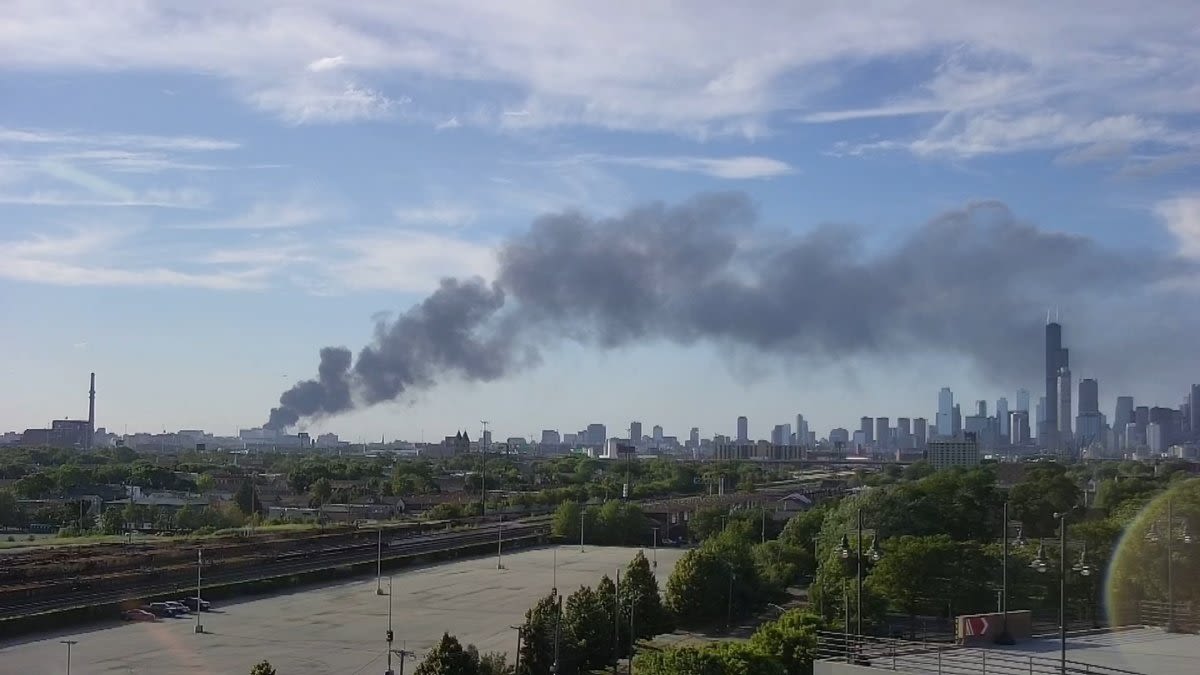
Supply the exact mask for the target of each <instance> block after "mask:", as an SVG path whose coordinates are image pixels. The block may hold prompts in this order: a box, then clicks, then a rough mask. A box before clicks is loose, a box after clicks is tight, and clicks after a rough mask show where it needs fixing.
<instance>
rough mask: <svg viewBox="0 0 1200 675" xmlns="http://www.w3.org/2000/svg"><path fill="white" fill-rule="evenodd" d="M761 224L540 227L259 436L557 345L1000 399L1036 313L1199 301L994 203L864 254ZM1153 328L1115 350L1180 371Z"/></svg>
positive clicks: (694, 212)
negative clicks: (487, 276)
mask: <svg viewBox="0 0 1200 675" xmlns="http://www.w3.org/2000/svg"><path fill="white" fill-rule="evenodd" d="M758 220H759V218H758V216H757V214H756V212H755V208H754V205H753V204H752V202H751V200H750V199H749V197H748V196H746V195H745V194H742V193H734V192H726V193H711V194H702V195H698V196H696V197H693V198H691V199H689V200H687V201H684V202H682V203H679V204H674V205H667V204H662V203H652V204H648V205H644V206H640V207H636V208H634V209H631V210H630V211H628V212H626V213H625V214H622V215H620V216H617V217H612V218H599V219H597V218H592V217H589V216H588V215H586V214H584V213H581V212H578V211H567V212H563V213H558V214H550V215H545V216H542V217H540V218H538V219H537V220H535V221H534V222H533V224H532V226H531V227H530V228H529V230H528V231H526V232H524V233H520V234H517V235H515V236H513V237H512V238H510V239H509V240H507V241H505V242H503V243H502V244H501V245H500V247H499V249H498V253H497V256H498V259H499V268H498V271H497V274H496V278H495V280H494V281H490V282H489V281H486V280H483V279H480V278H478V277H475V278H468V279H459V278H445V279H443V280H442V281H441V285H440V286H439V288H438V289H437V290H436V291H434V292H433V293H432V294H431V295H430V296H429V297H427V298H426V299H424V300H422V301H421V302H420V303H418V304H417V305H415V306H413V307H412V308H410V309H408V310H407V311H405V312H403V313H402V314H400V315H399V316H398V317H397V318H396V319H395V320H392V321H388V320H382V321H380V322H378V323H377V324H376V327H375V335H374V340H373V341H372V342H371V343H370V344H368V345H367V346H366V347H363V348H362V349H361V351H359V352H358V355H357V357H356V358H354V359H352V356H351V350H350V349H348V348H346V347H341V346H337V347H325V348H322V349H321V351H320V365H319V367H318V377H317V378H316V379H313V380H306V381H303V382H300V383H298V384H297V385H295V386H294V387H292V388H290V389H288V390H287V391H286V392H284V394H283V395H282V396H281V397H280V406H279V407H278V408H275V409H273V410H272V411H271V415H270V420H269V422H268V426H270V427H273V428H286V427H289V426H291V425H294V424H296V423H297V422H298V421H300V420H301V419H303V418H307V417H324V416H329V415H336V414H339V413H343V412H346V411H349V410H351V409H353V408H354V407H355V406H361V405H368V406H369V405H374V404H377V403H381V402H386V401H392V400H394V399H396V398H398V397H400V396H402V395H404V394H405V393H408V392H411V391H414V390H416V391H424V390H427V389H430V388H432V387H435V386H436V385H437V383H438V382H439V381H441V380H443V379H445V378H447V377H461V378H466V379H468V380H479V381H485V382H486V381H491V380H496V379H499V378H502V377H505V376H506V375H509V374H510V373H513V372H515V371H518V370H520V369H522V368H526V367H531V366H535V365H536V364H537V363H538V361H539V355H540V351H539V348H540V347H541V346H543V345H546V344H547V343H552V342H554V341H557V340H564V339H565V340H574V341H578V342H581V343H583V344H585V345H588V346H591V347H594V348H597V349H612V348H619V347H622V346H625V345H628V344H630V343H636V342H640V341H647V340H659V339H665V340H668V341H670V342H672V343H676V344H682V345H686V344H691V343H694V342H698V341H712V342H716V343H726V342H728V343H734V344H736V345H739V346H747V347H751V348H753V349H755V350H757V351H758V352H761V353H762V355H763V357H764V358H772V357H773V356H780V355H783V356H789V355H790V356H802V357H809V358H815V359H831V360H836V359H840V358H848V357H852V356H855V355H859V354H863V353H883V354H889V355H894V356H903V355H905V354H909V353H912V352H924V353H929V352H933V353H951V354H955V355H961V356H965V357H967V358H968V359H969V360H970V362H971V363H972V364H973V365H974V366H975V367H976V368H978V369H979V370H980V371H981V372H982V373H983V374H984V375H985V376H986V377H988V378H989V379H992V380H995V381H997V382H1001V383H1005V384H1009V385H1012V386H1015V385H1016V384H1019V383H1021V382H1024V381H1029V382H1033V381H1036V373H1037V372H1038V368H1039V367H1040V365H1039V362H1038V359H1037V351H1036V349H1031V345H1035V344H1036V342H1037V340H1038V339H1039V334H1040V333H1039V331H1040V328H1041V326H1042V324H1043V323H1044V319H1043V317H1042V316H1041V314H1040V308H1041V307H1042V306H1045V305H1046V304H1047V303H1048V302H1053V303H1054V305H1056V306H1057V307H1063V306H1065V307H1069V308H1070V312H1071V314H1072V315H1074V316H1078V317H1079V318H1080V321H1079V322H1078V325H1079V326H1081V327H1089V326H1096V327H1100V326H1102V325H1103V323H1104V319H1105V317H1110V316H1111V313H1112V312H1125V311H1128V310H1129V309H1130V308H1135V307H1139V306H1140V307H1141V308H1142V309H1143V310H1148V311H1151V312H1154V313H1159V314H1161V315H1163V316H1164V317H1166V318H1167V319H1168V320H1170V319H1172V318H1174V317H1176V316H1177V310H1176V309H1175V308H1177V307H1180V306H1181V303H1182V306H1187V304H1189V303H1192V302H1194V300H1195V298H1194V296H1193V295H1191V294H1190V293H1189V292H1188V291H1186V290H1185V291H1176V290H1172V286H1173V285H1178V284H1179V283H1181V282H1186V280H1188V279H1191V278H1194V277H1195V275H1196V274H1197V272H1198V271H1200V266H1198V265H1197V264H1196V263H1195V262H1194V261H1190V260H1188V259H1186V258H1182V257H1179V256H1176V255H1172V254H1156V253H1154V252H1151V251H1145V250H1137V249H1126V250H1116V249H1108V248H1105V247H1104V246H1102V245H1100V244H1098V243H1097V242H1095V241H1094V240H1092V239H1090V238H1088V237H1083V236H1078V235H1067V234H1062V233H1057V232H1053V231H1050V230H1047V229H1043V228H1039V227H1037V226H1034V225H1031V224H1028V223H1024V222H1021V221H1020V220H1019V219H1018V218H1017V217H1016V215H1015V214H1013V213H1011V211H1010V210H1009V209H1008V208H1007V207H1006V206H1005V205H1004V204H1002V203H999V202H980V203H974V204H970V205H968V206H966V207H965V208H963V209H959V210H954V211H949V212H946V213H943V214H941V215H939V216H937V217H936V218H934V219H933V220H931V221H929V222H928V223H926V224H925V225H923V226H921V227H919V228H917V229H915V230H913V231H912V232H911V233H910V234H908V235H907V236H906V237H904V238H903V239H902V240H900V241H899V242H896V243H895V244H893V245H892V246H890V247H888V248H886V249H883V250H876V251H874V252H868V246H867V242H866V241H865V240H864V238H863V236H862V233H861V231H860V230H859V229H857V228H854V227H851V226H844V225H828V226H824V227H820V228H817V229H815V230H811V231H808V232H805V233H803V234H792V233H787V232H779V231H771V230H767V229H765V228H762V227H759V226H758ZM1056 311H1060V310H1056ZM1096 319H1099V321H1096ZM1093 321H1095V323H1093ZM1159 325H1161V324H1159ZM1159 325H1155V324H1145V325H1143V326H1140V327H1139V326H1138V325H1134V326H1127V327H1125V330H1124V333H1125V334H1124V339H1126V340H1130V341H1132V342H1135V343H1138V344H1146V343H1148V342H1154V343H1156V344H1158V345H1159V346H1160V347H1161V349H1160V350H1159V351H1158V352H1157V353H1156V354H1155V356H1154V358H1155V359H1165V360H1168V361H1169V360H1172V359H1186V358H1187V357H1188V355H1189V354H1190V352H1191V350H1192V349H1193V348H1194V346H1193V345H1192V344H1191V338H1190V337H1189V336H1192V335H1195V330H1196V329H1197V327H1200V319H1197V318H1195V317H1194V315H1193V316H1190V317H1184V318H1183V321H1182V325H1181V326H1180V328H1181V331H1180V332H1179V333H1178V334H1177V335H1176V336H1175V337H1176V339H1174V340H1169V341H1166V342H1165V343H1164V342H1163V341H1161V340H1158V339H1156V337H1155V336H1156V335H1157V334H1158V333H1159V332H1160V329H1159ZM1083 332H1084V336H1083V337H1082V338H1080V339H1081V340H1082V341H1084V342H1085V343H1086V342H1087V337H1086V335H1087V331H1086V330H1085V331H1083ZM1109 348H1119V346H1118V345H1106V344H1105V343H1104V341H1102V340H1093V341H1092V342H1091V350H1092V357H1093V358H1095V359H1097V360H1098V363H1103V364H1109V363H1119V362H1121V361H1122V356H1121V354H1120V353H1119V352H1118V351H1113V352H1111V353H1105V350H1106V349H1109ZM1096 368H1097V369H1098V370H1099V369H1101V366H1096ZM1118 370H1119V368H1118ZM434 395H436V394H434Z"/></svg>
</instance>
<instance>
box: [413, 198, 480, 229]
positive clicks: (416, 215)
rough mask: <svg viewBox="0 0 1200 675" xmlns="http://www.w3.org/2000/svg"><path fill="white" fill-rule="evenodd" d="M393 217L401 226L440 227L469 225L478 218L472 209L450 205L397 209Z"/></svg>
mask: <svg viewBox="0 0 1200 675" xmlns="http://www.w3.org/2000/svg"><path fill="white" fill-rule="evenodd" d="M394 215H395V217H396V221H397V222H398V223H400V224H402V225H408V226H413V225H438V226H442V227H462V226H463V225H469V224H471V223H472V222H474V221H475V218H477V217H478V216H479V214H478V212H476V211H475V210H474V209H471V208H467V207H463V206H453V205H450V204H432V205H429V206H416V207H405V208H398V209H396V210H395V212H394Z"/></svg>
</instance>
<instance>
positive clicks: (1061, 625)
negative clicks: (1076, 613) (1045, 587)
mask: <svg viewBox="0 0 1200 675" xmlns="http://www.w3.org/2000/svg"><path fill="white" fill-rule="evenodd" d="M1067 515H1068V514H1066V513H1057V512H1056V513H1055V514H1054V518H1055V520H1057V521H1058V546H1059V551H1058V642H1059V668H1060V670H1061V671H1062V672H1063V673H1066V672H1067ZM1086 555H1087V547H1086V546H1085V547H1084V548H1083V549H1082V550H1081V551H1080V556H1079V561H1078V562H1076V563H1075V564H1074V565H1072V566H1071V569H1072V570H1074V571H1075V572H1076V573H1077V574H1079V575H1080V576H1084V577H1086V576H1090V575H1091V573H1092V567H1091V566H1090V565H1088V564H1087V562H1086V560H1085V557H1086ZM1029 566H1030V567H1032V568H1033V569H1034V570H1036V571H1037V572H1039V573H1041V574H1045V573H1046V571H1047V570H1049V569H1050V565H1049V562H1048V561H1047V559H1046V546H1045V544H1041V543H1039V544H1038V550H1037V556H1036V557H1034V559H1033V562H1031V563H1029Z"/></svg>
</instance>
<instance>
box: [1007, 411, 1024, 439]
mask: <svg viewBox="0 0 1200 675" xmlns="http://www.w3.org/2000/svg"><path fill="white" fill-rule="evenodd" d="M1008 418H1009V419H1008V428H1009V434H1010V435H1009V443H1011V444H1013V445H1025V444H1027V443H1029V411H1027V410H1014V411H1012V412H1010V413H1009V414H1008Z"/></svg>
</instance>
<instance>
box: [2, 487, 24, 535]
mask: <svg viewBox="0 0 1200 675" xmlns="http://www.w3.org/2000/svg"><path fill="white" fill-rule="evenodd" d="M24 524H25V513H24V512H23V511H22V509H21V505H20V503H18V502H17V497H16V495H14V494H13V493H12V491H11V490H0V526H3V527H19V526H21V525H24Z"/></svg>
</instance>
